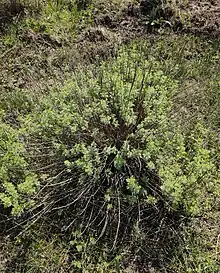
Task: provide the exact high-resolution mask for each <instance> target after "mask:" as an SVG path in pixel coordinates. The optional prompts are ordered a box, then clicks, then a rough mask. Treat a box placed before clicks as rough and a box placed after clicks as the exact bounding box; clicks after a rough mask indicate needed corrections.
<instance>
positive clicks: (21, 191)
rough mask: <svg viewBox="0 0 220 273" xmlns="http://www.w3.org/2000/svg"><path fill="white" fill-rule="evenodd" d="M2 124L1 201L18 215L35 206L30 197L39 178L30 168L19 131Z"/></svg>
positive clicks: (0, 122) (0, 128) (0, 160)
mask: <svg viewBox="0 0 220 273" xmlns="http://www.w3.org/2000/svg"><path fill="white" fill-rule="evenodd" d="M2 116H3V114H2ZM1 118H2V117H1ZM0 124H1V126H0V201H1V203H2V204H3V205H4V206H5V207H6V208H8V207H9V208H12V214H13V215H18V214H20V213H21V212H22V211H23V210H24V209H25V208H29V207H30V206H31V205H32V204H33V201H32V200H31V199H30V198H28V195H31V194H33V193H34V192H35V189H36V186H37V178H36V175H35V174H34V173H33V172H31V171H30V170H29V168H28V161H27V157H26V156H27V154H26V151H25V147H24V145H23V144H22V140H21V138H20V136H19V134H18V131H17V130H16V129H13V128H12V127H11V126H10V125H8V124H6V123H4V122H3V121H2V120H0Z"/></svg>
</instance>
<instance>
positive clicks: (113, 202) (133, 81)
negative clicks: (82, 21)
mask: <svg viewBox="0 0 220 273" xmlns="http://www.w3.org/2000/svg"><path fill="white" fill-rule="evenodd" d="M177 90H178V83H177V82H176V81H175V80H173V79H171V78H169V77H168V76H167V75H165V74H164V73H163V71H162V70H160V64H159V63H158V62H157V61H155V60H154V59H153V58H152V59H151V58H146V57H145V55H144V54H142V53H141V52H140V51H139V49H138V47H136V46H132V45H131V46H128V47H127V46H126V47H125V48H122V49H121V50H120V51H119V53H118V55H117V56H116V57H115V58H113V59H112V60H111V61H108V62H103V63H102V64H101V65H100V66H99V67H97V66H92V65H91V67H89V69H88V70H87V71H85V69H83V68H82V69H79V70H77V72H76V73H75V74H74V75H73V77H72V79H71V80H70V81H69V82H67V83H66V84H65V86H64V88H62V89H58V90H52V91H51V93H49V94H47V95H46V96H45V97H43V98H40V99H39V100H40V102H39V104H38V105H37V106H36V108H35V109H34V110H33V112H32V113H31V114H29V115H26V116H25V117H24V118H20V119H19V122H20V125H21V128H20V129H19V130H18V131H15V132H16V137H15V138H13V142H15V143H18V144H16V145H21V146H19V151H20V152H21V151H23V150H22V149H24V148H25V149H24V153H25V154H26V155H27V158H28V163H29V164H28V165H26V163H25V165H24V167H25V168H26V169H25V170H28V172H30V170H32V171H31V174H32V173H33V172H34V173H36V174H37V175H38V180H39V181H40V190H39V192H38V194H37V195H36V196H35V198H34V200H35V202H36V205H37V206H36V208H37V209H36V211H34V210H32V212H33V216H32V219H34V221H35V216H34V213H35V215H36V217H39V215H40V216H41V217H43V215H46V217H47V221H48V222H49V223H50V226H53V228H54V229H55V230H56V232H64V231H68V230H70V231H71V229H74V230H76V231H80V234H81V235H80V236H81V237H80V239H79V241H81V242H85V240H84V238H85V236H87V238H90V237H92V238H94V242H95V244H97V243H98V242H99V243H100V242H103V244H101V243H100V249H101V251H102V250H103V248H102V247H105V248H106V249H107V251H106V253H107V254H106V255H107V256H108V255H109V256H108V258H107V259H106V260H105V261H106V262H107V264H108V262H109V259H110V258H109V257H112V255H113V254H116V253H117V252H118V251H122V248H123V249H127V253H129V252H130V253H131V255H135V256H136V258H137V257H138V258H140V255H141V254H140V253H145V255H144V257H145V258H144V259H145V262H147V261H146V260H148V259H150V260H151V258H149V257H154V259H155V260H157V263H158V264H161V265H162V263H163V259H166V255H167V254H168V253H169V248H170V246H171V245H172V244H173V243H174V244H175V243H176V242H175V240H174V236H175V232H174V229H175V228H176V226H178V224H179V214H180V212H181V213H187V214H188V215H192V214H196V215H200V214H201V213H203V212H204V211H207V210H211V208H212V206H213V202H217V200H218V194H219V177H218V167H217V166H218V164H217V160H218V159H217V158H216V157H213V154H214V153H215V150H214V149H213V146H212V145H213V143H214V141H213V139H214V136H212V133H210V130H209V129H208V128H206V129H205V127H204V125H203V124H202V122H201V123H200V124H198V125H197V126H195V128H194V129H193V131H191V132H190V133H188V132H187V134H184V132H183V131H182V130H181V128H178V126H177V125H176V124H175V122H174V120H173V119H172V115H171V113H172V99H173V96H174V95H175V94H176V92H177ZM5 126H8V125H5ZM17 137H18V139H20V142H19V141H18V142H16V141H17ZM212 141H213V143H212ZM4 161H5V159H4ZM25 162H26V161H25ZM26 172H27V171H25V172H24V175H23V176H18V177H21V180H22V179H23V181H24V179H25V177H26V176H25V175H26ZM16 175H17V174H16ZM32 177H33V176H32ZM34 179H36V177H35V176H34ZM26 184H28V185H29V186H30V185H32V186H30V192H29V191H25V192H24V195H21V194H19V193H18V194H17V197H16V198H17V199H18V198H20V197H21V196H22V198H26V199H28V198H29V194H31V193H32V191H34V189H35V183H33V184H31V183H30V181H28V183H26ZM19 187H20V186H19ZM19 187H18V192H19ZM10 190H11V192H12V189H10ZM7 192H8V190H7V189H6V188H4V189H3V193H2V194H3V195H2V200H3V197H5V196H6V195H7ZM208 192H209V193H211V194H207V193H208ZM11 196H13V193H11ZM13 198H14V197H13ZM17 199H16V200H17ZM16 202H17V201H16ZM16 202H14V203H13V202H11V203H9V204H6V203H5V205H7V206H11V207H12V208H13V209H14V213H16V211H17V210H16V209H15V208H16V206H17V203H18V202H17V203H16ZM25 204H26V203H25ZM27 204H28V203H27ZM20 211H21V210H19V212H20ZM171 241H172V244H170V242H171ZM86 242H87V241H86ZM131 242H132V243H131ZM155 242H156V243H155ZM101 245H102V246H101ZM161 246H162V247H161ZM72 247H73V249H72V256H73V257H74V259H75V257H76V260H75V262H76V263H75V266H82V264H83V263H84V264H86V266H87V265H88V267H89V266H92V264H94V262H91V264H89V263H88V260H87V258H88V257H86V260H83V259H84V258H85V257H84V258H83V255H81V254H82V252H81V251H80V249H81V248H83V246H82V245H81V244H80V243H79V244H76V245H73V246H72ZM89 249H90V247H89ZM131 249H132V250H131ZM116 250H117V251H116ZM83 253H85V252H83ZM146 253H147V255H146ZM80 255H81V256H80ZM86 255H87V252H86ZM77 257H80V258H79V259H78V258H77ZM155 257H157V258H155ZM88 259H89V258H88ZM94 259H96V258H94ZM77 261H78V263H77ZM79 262H80V263H79ZM96 262H97V264H99V261H98V260H97V261H96ZM158 264H157V265H158Z"/></svg>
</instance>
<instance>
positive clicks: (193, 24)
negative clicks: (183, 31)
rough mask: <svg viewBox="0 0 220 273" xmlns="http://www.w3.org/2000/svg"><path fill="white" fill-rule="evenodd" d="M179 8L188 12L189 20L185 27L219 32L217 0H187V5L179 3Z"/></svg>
mask: <svg viewBox="0 0 220 273" xmlns="http://www.w3.org/2000/svg"><path fill="white" fill-rule="evenodd" d="M180 10H181V11H182V12H183V13H185V14H186V13H188V15H189V18H190V22H189V25H188V27H187V28H188V29H190V30H191V31H192V32H194V33H196V32H197V33H204V34H214V35H217V36H218V35H219V34H220V1H219V0H189V1H188V4H187V5H185V6H183V5H180Z"/></svg>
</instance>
